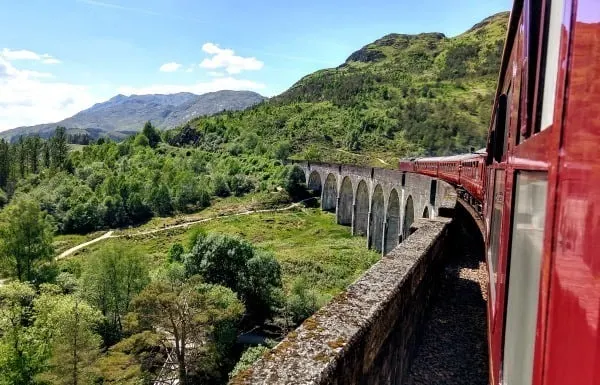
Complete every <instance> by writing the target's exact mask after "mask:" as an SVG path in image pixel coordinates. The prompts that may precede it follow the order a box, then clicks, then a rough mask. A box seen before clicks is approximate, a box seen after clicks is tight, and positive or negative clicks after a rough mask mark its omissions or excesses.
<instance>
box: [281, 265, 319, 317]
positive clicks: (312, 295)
mask: <svg viewBox="0 0 600 385" xmlns="http://www.w3.org/2000/svg"><path fill="white" fill-rule="evenodd" d="M326 301H327V299H326V298H324V297H320V296H319V294H318V293H317V292H316V291H314V290H311V289H309V286H308V282H307V280H306V279H305V278H304V277H303V276H301V277H300V278H298V279H296V280H295V281H294V284H293V285H292V290H291V293H290V296H289V297H288V298H287V304H286V313H287V315H288V316H289V317H290V319H291V321H292V323H293V324H294V325H299V324H301V323H302V322H303V321H304V320H305V319H307V318H308V317H310V316H311V315H313V313H314V312H316V311H317V310H319V308H320V307H321V306H323V304H324V303H325V302H326Z"/></svg>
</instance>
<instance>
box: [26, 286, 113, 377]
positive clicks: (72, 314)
mask: <svg viewBox="0 0 600 385" xmlns="http://www.w3.org/2000/svg"><path fill="white" fill-rule="evenodd" d="M59 290H60V289H59V288H57V287H56V288H51V287H48V288H47V289H46V291H45V292H44V291H43V292H42V294H41V295H40V296H39V297H38V298H37V299H36V300H35V304H34V309H35V312H36V319H35V328H36V329H37V330H39V333H40V334H43V335H45V336H46V338H47V340H48V341H49V343H48V347H49V350H50V358H49V359H48V362H47V364H48V369H47V370H45V371H44V372H43V373H41V374H40V375H39V378H40V379H41V380H42V381H47V382H50V383H52V384H65V385H67V384H68V385H77V384H91V383H93V379H94V377H95V376H94V373H93V370H92V368H91V364H92V363H93V362H94V361H95V360H96V358H97V357H98V356H99V355H100V343H101V338H100V336H99V335H98V334H96V333H95V331H94V330H95V329H96V327H97V326H98V325H99V324H100V323H101V322H102V315H101V314H100V312H99V311H98V310H96V309H94V308H92V307H91V306H90V305H88V304H87V303H86V302H85V301H83V300H82V299H81V298H80V297H79V296H77V295H63V294H57V291H59Z"/></svg>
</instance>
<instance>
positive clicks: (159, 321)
mask: <svg viewBox="0 0 600 385" xmlns="http://www.w3.org/2000/svg"><path fill="white" fill-rule="evenodd" d="M168 276H170V277H171V278H172V279H167V280H157V281H153V282H152V283H150V285H148V286H147V287H146V288H145V289H144V290H143V291H142V292H141V293H140V294H139V295H138V296H137V297H136V298H135V300H134V301H133V309H134V311H135V313H134V316H135V318H137V319H138V320H139V324H140V325H146V326H142V327H143V328H144V327H147V328H152V329H155V330H158V331H159V334H162V335H163V338H165V339H167V338H171V337H172V338H174V339H175V340H177V341H179V343H178V344H177V345H176V347H175V350H176V352H175V353H176V354H175V355H176V359H177V363H178V367H179V372H178V377H179V383H180V384H191V383H197V382H201V381H202V380H205V379H206V378H214V377H215V376H217V375H218V373H219V369H220V364H221V361H222V360H223V359H224V358H225V357H226V356H224V354H227V353H228V352H225V351H220V350H219V346H225V345H227V346H230V345H231V344H232V343H233V341H235V333H234V335H233V341H228V342H225V341H223V340H219V339H217V338H216V337H217V336H219V337H222V336H223V335H224V334H227V333H219V332H217V330H219V329H220V327H222V326H223V325H229V326H231V325H237V323H238V322H239V321H240V319H241V317H242V315H243V314H244V306H243V304H242V303H241V302H240V301H239V300H238V299H237V296H236V294H235V293H234V292H233V291H231V290H230V289H227V288H225V287H222V286H218V285H210V284H205V283H202V282H201V280H200V279H199V278H198V277H191V278H190V279H188V280H180V279H175V278H174V276H173V275H172V274H168ZM192 344H193V345H194V346H195V349H191V348H190V345H192Z"/></svg>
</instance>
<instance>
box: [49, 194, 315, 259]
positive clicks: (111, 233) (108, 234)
mask: <svg viewBox="0 0 600 385" xmlns="http://www.w3.org/2000/svg"><path fill="white" fill-rule="evenodd" d="M312 199H315V198H308V199H304V200H301V201H300V202H296V203H293V204H291V205H289V206H286V207H282V208H279V209H263V210H246V211H242V212H239V213H233V214H227V215H215V216H212V217H209V218H204V219H197V220H193V221H189V222H185V223H179V224H176V225H170V226H164V227H160V228H157V229H152V230H145V231H139V232H137V233H132V234H118V235H117V234H114V232H115V230H110V231H107V232H106V233H104V234H103V235H101V236H99V237H98V238H94V239H92V240H91V241H87V242H84V243H81V244H79V245H77V246H74V247H71V248H70V249H68V250H65V251H63V252H62V253H61V254H60V255H59V256H58V257H56V259H57V260H58V259H62V258H65V257H68V256H69V255H71V254H73V253H74V252H76V251H78V250H80V249H82V248H84V247H86V246H89V245H91V244H94V243H96V242H100V241H102V240H105V239H109V238H122V237H126V236H127V237H135V236H140V235H148V234H155V233H159V232H161V231H168V230H172V229H178V228H181V227H188V226H192V225H196V224H198V223H204V222H209V221H212V220H215V219H220V218H231V217H237V216H241V215H251V214H261V213H274V212H279V211H287V210H291V209H293V208H296V207H299V206H300V204H301V203H304V202H306V201H309V200H312Z"/></svg>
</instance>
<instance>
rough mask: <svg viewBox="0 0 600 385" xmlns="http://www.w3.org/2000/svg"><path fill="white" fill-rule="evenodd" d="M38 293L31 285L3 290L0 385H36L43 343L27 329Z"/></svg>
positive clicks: (16, 284) (0, 298) (18, 284)
mask: <svg viewBox="0 0 600 385" xmlns="http://www.w3.org/2000/svg"><path fill="white" fill-rule="evenodd" d="M34 296H35V290H34V289H33V287H32V286H31V285H30V284H27V283H21V282H11V283H8V284H6V285H2V286H0V373H2V375H1V376H0V384H1V385H9V384H10V385H29V384H34V383H35V381H34V378H35V376H36V375H37V374H38V373H39V372H41V371H42V369H43V367H44V360H45V358H46V354H45V352H44V343H43V341H42V340H40V339H39V338H36V336H35V334H34V333H32V330H31V329H30V328H28V327H27V326H28V323H30V322H31V318H32V314H31V313H32V311H31V305H32V302H33V299H34Z"/></svg>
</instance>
